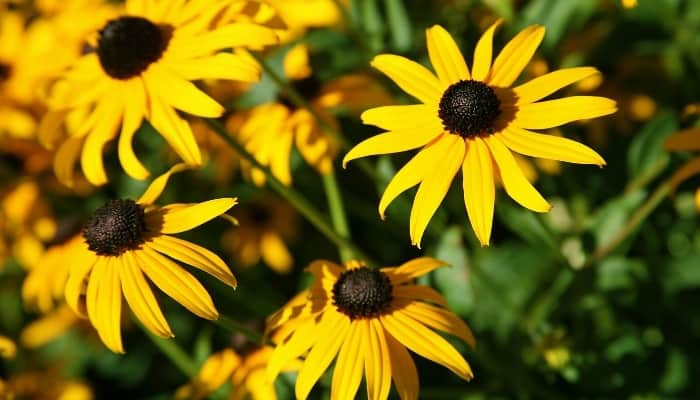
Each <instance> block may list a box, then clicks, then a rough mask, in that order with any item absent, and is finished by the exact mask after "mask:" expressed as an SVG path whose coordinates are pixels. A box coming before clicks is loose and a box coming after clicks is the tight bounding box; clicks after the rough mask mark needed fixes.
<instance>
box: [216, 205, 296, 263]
mask: <svg viewBox="0 0 700 400" xmlns="http://www.w3.org/2000/svg"><path fill="white" fill-rule="evenodd" d="M232 214H233V216H234V217H235V218H236V219H237V220H238V221H239V223H240V224H239V226H236V227H234V228H231V229H229V230H228V231H226V232H225V233H224V235H223V236H222V238H221V245H222V247H223V248H224V250H226V251H228V252H229V253H231V254H232V255H233V256H234V258H235V260H236V261H237V264H240V265H241V266H243V267H252V266H253V265H255V264H257V263H258V262H260V260H261V259H262V261H263V262H264V263H265V264H267V265H268V266H269V267H270V268H272V269H273V270H275V271H276V272H278V273H287V272H289V271H290V270H291V269H292V265H293V264H294V258H293V257H292V254H291V253H290V251H289V249H288V248H287V245H286V244H285V242H288V241H289V240H291V239H292V238H294V237H295V236H296V233H297V228H298V223H299V219H298V215H297V213H296V211H295V209H294V208H293V207H292V206H291V205H290V204H289V203H287V202H285V201H282V200H280V199H277V198H273V197H261V198H256V199H253V200H252V201H251V202H249V203H246V204H242V205H241V206H240V207H236V212H234V213H232Z"/></svg>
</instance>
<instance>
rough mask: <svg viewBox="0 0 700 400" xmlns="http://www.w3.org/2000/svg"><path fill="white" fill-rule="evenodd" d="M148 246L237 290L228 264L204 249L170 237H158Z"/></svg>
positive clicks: (147, 244)
mask: <svg viewBox="0 0 700 400" xmlns="http://www.w3.org/2000/svg"><path fill="white" fill-rule="evenodd" d="M146 246H149V247H151V248H153V249H154V250H156V251H158V252H160V253H163V254H165V255H167V256H169V257H172V258H174V259H176V260H178V261H181V262H183V263H185V264H189V265H191V266H193V267H195V268H198V269H200V270H202V271H204V272H206V273H208V274H209V275H211V276H213V277H215V278H216V279H218V280H220V281H221V282H223V283H225V284H227V285H229V286H231V287H232V288H234V289H235V288H236V285H237V283H236V278H235V277H234V276H233V274H232V273H231V270H230V269H229V268H228V267H227V266H226V263H224V261H223V260H222V259H221V258H219V256H217V255H216V254H214V253H212V252H211V251H209V250H207V249H205V248H204V247H201V246H197V245H196V244H194V243H191V242H188V241H186V240H182V239H178V238H176V237H172V236H168V235H160V236H156V237H154V238H153V240H152V241H151V242H148V243H146Z"/></svg>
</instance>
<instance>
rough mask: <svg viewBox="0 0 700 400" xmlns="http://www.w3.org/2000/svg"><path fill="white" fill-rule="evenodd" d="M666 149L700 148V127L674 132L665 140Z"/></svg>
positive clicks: (691, 149) (693, 149) (690, 149)
mask: <svg viewBox="0 0 700 400" xmlns="http://www.w3.org/2000/svg"><path fill="white" fill-rule="evenodd" d="M664 148H665V149H666V150H685V151H695V150H700V129H698V128H690V129H685V130H682V131H679V132H676V133H674V134H673V135H671V136H669V137H668V139H666V141H665V142H664Z"/></svg>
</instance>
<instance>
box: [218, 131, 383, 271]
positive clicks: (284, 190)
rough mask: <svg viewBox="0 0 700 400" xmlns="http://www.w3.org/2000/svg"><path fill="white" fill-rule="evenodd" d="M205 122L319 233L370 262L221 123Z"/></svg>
mask: <svg viewBox="0 0 700 400" xmlns="http://www.w3.org/2000/svg"><path fill="white" fill-rule="evenodd" d="M206 122H207V124H209V126H210V127H211V128H212V129H213V130H214V132H215V133H216V134H217V135H219V137H220V138H221V139H223V140H224V141H225V142H226V143H227V144H228V145H229V146H231V148H233V149H234V150H235V151H236V152H238V153H239V154H240V155H241V157H243V158H244V159H246V160H247V161H248V162H250V163H251V164H252V165H253V167H255V168H257V169H259V170H260V171H262V172H263V173H264V174H265V178H266V181H267V184H268V185H270V187H271V188H272V189H273V190H274V191H276V192H277V193H278V194H279V195H280V196H282V197H284V198H285V199H286V200H287V201H289V202H290V203H291V204H292V206H294V208H296V209H297V210H298V211H299V212H300V213H301V214H302V215H303V216H304V218H306V220H307V221H309V222H310V223H311V225H313V226H314V227H315V228H316V229H318V231H319V232H321V234H323V235H324V236H325V237H327V238H328V240H330V241H331V242H333V243H335V244H336V245H337V246H338V247H345V248H348V249H350V250H352V252H353V253H355V254H356V255H357V256H358V257H361V258H362V259H364V260H366V261H367V262H370V259H369V258H368V257H367V255H366V254H365V253H364V252H363V251H362V250H360V249H359V248H358V247H357V246H355V244H354V243H352V242H351V241H350V240H348V239H347V238H345V237H344V236H342V235H339V234H338V233H337V232H336V231H335V230H334V229H333V227H332V226H331V224H330V223H329V222H328V221H327V220H326V218H325V216H323V215H322V214H320V213H319V212H318V211H316V209H315V208H314V206H313V205H312V204H311V203H310V202H309V201H308V200H307V199H306V198H304V197H303V196H302V195H301V194H299V193H298V192H297V191H296V190H294V189H292V188H290V187H287V186H285V185H284V184H283V183H282V182H280V181H279V179H277V178H276V177H275V176H274V175H273V174H272V172H270V169H269V168H267V167H266V166H264V165H262V164H260V162H259V161H258V160H257V159H256V158H255V157H254V156H253V155H252V154H250V153H249V152H248V150H246V149H245V147H243V145H242V144H240V143H239V142H238V141H237V140H235V139H234V138H233V137H232V136H231V135H230V134H229V132H228V131H227V130H226V128H225V127H224V126H223V125H221V123H220V122H219V121H216V120H213V119H207V120H206Z"/></svg>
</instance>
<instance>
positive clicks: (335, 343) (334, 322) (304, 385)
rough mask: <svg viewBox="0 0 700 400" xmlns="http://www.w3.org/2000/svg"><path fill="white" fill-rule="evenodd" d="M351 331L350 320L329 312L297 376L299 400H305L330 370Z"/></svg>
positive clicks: (296, 387)
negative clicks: (329, 367) (327, 370)
mask: <svg viewBox="0 0 700 400" xmlns="http://www.w3.org/2000/svg"><path fill="white" fill-rule="evenodd" d="M349 331H350V321H349V320H348V318H347V317H346V316H345V315H343V314H340V313H337V312H328V313H327V317H326V319H325V320H324V321H323V323H321V324H320V325H318V328H317V330H316V333H315V334H316V335H317V336H318V337H319V339H318V341H317V342H316V344H315V345H314V347H313V348H312V349H311V351H310V352H309V355H308V356H307V357H306V361H304V366H303V367H301V370H300V371H299V375H298V376H297V383H296V385H295V387H294V393H295V394H296V397H297V399H299V400H305V399H306V398H307V397H308V395H309V392H311V388H312V387H313V386H314V384H316V381H318V378H320V377H321V375H323V372H325V371H326V369H328V365H330V363H331V361H333V359H334V358H335V356H336V354H338V349H340V345H341V344H343V342H344V341H345V338H346V337H347V335H348V332H349Z"/></svg>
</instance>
